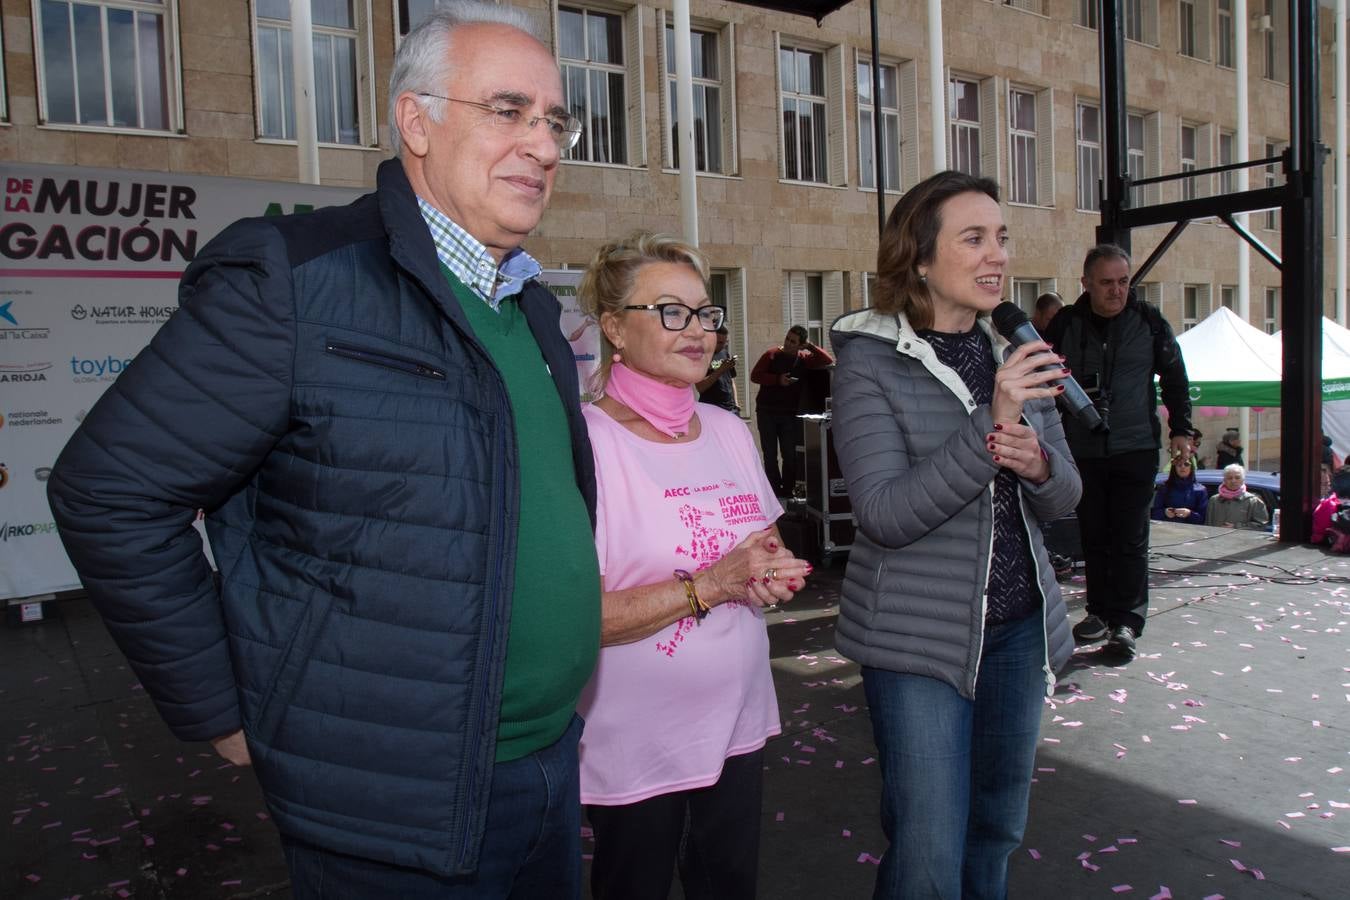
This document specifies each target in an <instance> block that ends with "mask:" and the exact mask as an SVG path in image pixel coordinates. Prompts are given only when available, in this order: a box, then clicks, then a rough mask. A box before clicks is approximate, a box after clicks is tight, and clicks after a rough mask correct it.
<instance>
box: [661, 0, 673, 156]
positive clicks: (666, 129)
mask: <svg viewBox="0 0 1350 900" xmlns="http://www.w3.org/2000/svg"><path fill="white" fill-rule="evenodd" d="M656 71H657V73H658V76H657V77H658V81H657V84H658V85H660V90H659V91H658V92H657V95H656V96H657V97H659V98H660V99H659V100H658V102H659V103H660V104H661V109H660V115H659V116H658V117H657V120H658V127H659V128H660V131H661V165H662V167H664V168H667V169H670V168H674V166H675V147H674V145H673V144H672V141H673V139H674V136H673V135H672V134H671V131H672V130H673V126H672V123H673V122H674V121H675V117H674V116H673V115H671V112H672V110H674V108H675V96H674V94H672V93H671V87H670V74H669V72H670V60H668V59H666V11H665V10H664V9H658V10H657V11H656Z"/></svg>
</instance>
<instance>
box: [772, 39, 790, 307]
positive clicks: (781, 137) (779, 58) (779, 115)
mask: <svg viewBox="0 0 1350 900" xmlns="http://www.w3.org/2000/svg"><path fill="white" fill-rule="evenodd" d="M773 83H774V90H775V91H776V93H775V94H774V98H773V109H774V119H776V120H777V122H778V124H777V126H776V127H775V128H774V131H776V132H778V177H779V178H786V177H787V159H786V158H785V157H784V155H783V142H784V141H786V140H787V133H786V132H784V131H783V35H782V32H778V31H775V32H774V33H773ZM786 289H787V288H786V287H784V290H786ZM784 296H785V297H786V295H784ZM783 303H784V307H783V310H784V312H783V315H784V316H786V315H787V305H786V304H787V301H786V299H785V300H784V301H783Z"/></svg>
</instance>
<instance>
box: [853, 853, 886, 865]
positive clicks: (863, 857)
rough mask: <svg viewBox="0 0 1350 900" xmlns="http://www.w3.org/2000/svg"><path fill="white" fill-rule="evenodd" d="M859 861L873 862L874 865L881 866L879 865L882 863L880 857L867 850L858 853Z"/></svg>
mask: <svg viewBox="0 0 1350 900" xmlns="http://www.w3.org/2000/svg"><path fill="white" fill-rule="evenodd" d="M858 862H860V863H871V864H872V865H874V866H879V865H881V860H880V859H878V858H877V857H875V856H873V855H872V854H870V853H866V852H864V853H859V854H858Z"/></svg>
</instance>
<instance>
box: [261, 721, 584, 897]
mask: <svg viewBox="0 0 1350 900" xmlns="http://www.w3.org/2000/svg"><path fill="white" fill-rule="evenodd" d="M580 740H581V719H580V717H577V716H573V717H572V724H571V725H569V726H568V728H567V731H566V732H564V733H563V736H562V737H561V738H559V739H558V741H557V742H556V743H554V744H553V745H552V746H550V747H545V748H544V749H543V750H539V751H537V752H535V753H531V754H530V755H529V756H525V757H522V758H520V759H513V760H511V761H510V762H505V763H498V764H497V765H495V766H494V767H493V770H492V792H491V796H490V799H489V800H488V819H487V830H486V832H485V833H484V836H483V846H482V850H481V851H480V853H479V858H478V872H477V873H476V874H474V875H472V876H465V877H462V878H442V877H440V876H438V875H434V874H432V873H431V872H425V871H422V870H420V869H410V868H405V867H403V866H395V865H390V864H389V863H383V862H376V861H375V860H372V859H362V858H360V857H356V856H347V855H345V854H342V853H333V852H331V851H328V850H323V849H320V848H318V847H314V846H311V845H310V844H305V843H301V842H299V841H295V840H292V839H289V838H287V837H286V836H285V835H282V839H281V843H282V849H283V850H284V851H285V854H286V868H288V869H289V870H290V873H291V892H292V894H291V896H293V897H294V898H295V900H376V898H382V897H388V898H390V900H395V898H397V900H469V898H496V900H507V898H511V900H536V898H540V897H549V898H554V897H557V898H560V900H566V898H575V897H580V896H581V791H580V783H579V779H578V772H577V766H578V763H577V743H578V741H580Z"/></svg>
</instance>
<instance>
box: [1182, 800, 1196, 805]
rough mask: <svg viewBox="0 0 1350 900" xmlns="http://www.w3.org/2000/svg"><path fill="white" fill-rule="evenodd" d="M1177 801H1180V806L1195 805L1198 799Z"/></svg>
mask: <svg viewBox="0 0 1350 900" xmlns="http://www.w3.org/2000/svg"><path fill="white" fill-rule="evenodd" d="M1177 802H1178V803H1180V804H1181V805H1182V806H1195V805H1196V803H1198V802H1199V801H1197V800H1178V801H1177Z"/></svg>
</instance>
